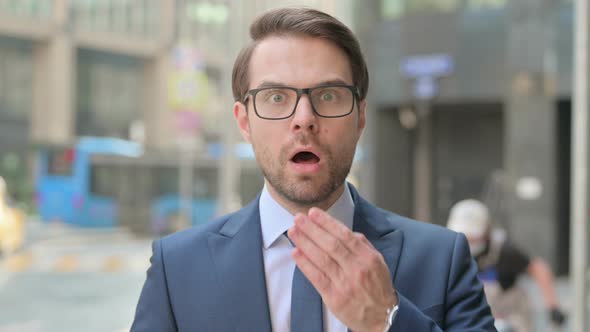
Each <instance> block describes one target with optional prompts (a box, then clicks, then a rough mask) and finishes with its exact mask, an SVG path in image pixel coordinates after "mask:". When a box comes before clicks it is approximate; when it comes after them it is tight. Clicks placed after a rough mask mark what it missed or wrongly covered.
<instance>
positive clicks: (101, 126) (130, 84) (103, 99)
mask: <svg viewBox="0 0 590 332" xmlns="http://www.w3.org/2000/svg"><path fill="white" fill-rule="evenodd" d="M80 54H81V55H80V56H79V59H80V60H79V66H78V80H79V81H78V88H79V94H78V96H79V97H78V114H77V117H76V121H77V130H76V131H77V134H78V135H89V136H112V137H120V138H127V137H128V134H129V128H130V125H131V122H132V121H133V120H135V119H137V118H139V117H140V116H139V109H140V107H141V106H140V103H141V98H140V94H141V91H140V89H141V86H142V85H141V77H142V72H141V69H142V68H141V64H140V63H139V62H138V61H136V60H133V59H129V58H126V57H123V56H117V55H107V54H97V53H94V52H80Z"/></svg>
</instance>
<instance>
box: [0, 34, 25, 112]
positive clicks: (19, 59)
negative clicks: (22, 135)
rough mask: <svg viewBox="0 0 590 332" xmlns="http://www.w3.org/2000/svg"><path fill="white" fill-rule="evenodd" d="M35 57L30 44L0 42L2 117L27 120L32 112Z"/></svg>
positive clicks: (0, 108)
mask: <svg viewBox="0 0 590 332" xmlns="http://www.w3.org/2000/svg"><path fill="white" fill-rule="evenodd" d="M32 66H33V59H32V54H31V49H30V47H29V46H27V45H25V44H21V43H16V42H15V43H14V45H12V43H10V44H8V45H3V44H0V117H2V118H7V117H8V118H12V119H19V120H25V119H27V118H28V116H29V114H30V112H31V107H32V104H31V94H32V89H33V69H32Z"/></svg>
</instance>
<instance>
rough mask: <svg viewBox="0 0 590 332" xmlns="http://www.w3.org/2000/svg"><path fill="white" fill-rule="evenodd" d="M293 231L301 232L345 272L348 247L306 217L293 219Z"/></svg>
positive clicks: (348, 254)
mask: <svg viewBox="0 0 590 332" xmlns="http://www.w3.org/2000/svg"><path fill="white" fill-rule="evenodd" d="M295 229H298V230H301V232H302V233H304V234H305V235H306V236H307V237H308V238H309V239H310V240H311V241H313V243H314V244H315V245H316V246H317V247H319V248H320V249H322V250H323V251H324V252H325V253H326V254H327V255H329V257H331V258H332V259H333V260H334V261H335V262H336V263H337V264H338V265H339V266H340V268H341V269H343V270H345V269H347V267H348V266H350V264H351V259H350V256H351V255H352V252H351V251H350V250H349V249H348V247H347V246H346V245H345V244H344V243H342V241H341V240H340V239H339V238H337V237H336V236H334V235H333V234H331V233H330V232H328V231H327V230H325V229H324V228H322V227H320V226H319V225H317V224H316V223H314V222H312V221H311V220H310V219H309V218H308V217H307V216H302V217H301V218H297V217H296V218H295ZM351 233H352V232H351Z"/></svg>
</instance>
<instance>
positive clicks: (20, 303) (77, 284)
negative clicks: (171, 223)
mask: <svg viewBox="0 0 590 332" xmlns="http://www.w3.org/2000/svg"><path fill="white" fill-rule="evenodd" d="M33 225H35V226H31V227H29V228H30V231H29V237H28V239H27V244H26V245H25V247H24V249H23V250H21V251H19V252H17V253H15V254H13V255H11V256H8V257H4V258H2V259H1V260H0V332H17V331H18V332H54V331H55V332H57V331H59V332H68V331H72V332H73V331H76V332H78V331H88V332H93V331H97V332H98V331H100V332H105V331H113V332H119V331H128V330H129V326H130V324H131V320H132V318H133V313H134V310H135V305H136V303H137V298H138V296H139V293H140V290H141V286H142V284H143V282H144V280H145V271H146V269H147V267H148V266H149V256H150V254H151V249H150V244H151V239H141V238H136V237H134V236H133V235H131V234H129V233H127V232H125V231H123V230H106V231H105V230H94V231H93V230H82V229H75V228H69V227H66V226H59V225H57V226H46V225H41V224H33Z"/></svg>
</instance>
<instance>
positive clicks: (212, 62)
mask: <svg viewBox="0 0 590 332" xmlns="http://www.w3.org/2000/svg"><path fill="white" fill-rule="evenodd" d="M351 4H352V1H351V0H346V1H336V0H306V1H289V0H281V1H270V0H256V1H229V0H165V1H160V0H0V174H2V175H3V176H5V177H7V181H8V182H9V188H10V190H11V193H12V195H13V196H15V197H14V198H15V200H17V201H27V200H29V199H30V198H31V197H32V196H34V194H33V189H32V181H33V179H31V175H32V174H33V173H34V172H33V169H34V164H35V158H34V155H35V151H36V149H37V148H39V147H41V148H44V147H63V146H71V145H72V144H73V143H74V142H76V141H77V139H78V138H79V137H81V136H99V137H101V136H102V137H118V138H124V139H133V140H136V141H140V142H141V143H143V144H144V147H145V148H146V150H149V151H158V152H171V151H172V152H174V153H175V155H176V156H177V155H178V154H181V155H182V154H183V153H184V151H185V150H183V149H186V148H189V149H192V150H198V151H192V152H191V153H189V154H198V153H204V152H203V151H207V150H206V149H202V146H203V144H207V143H223V144H227V145H233V144H235V143H236V142H239V141H240V138H239V135H238V134H237V130H236V127H235V122H234V120H233V115H232V111H231V110H232V104H233V100H232V95H231V82H230V79H231V67H232V65H233V60H234V59H235V56H236V55H237V52H238V51H239V49H240V48H241V47H242V46H243V45H244V44H245V43H246V42H247V41H248V40H249V36H248V26H249V24H250V22H251V21H252V19H253V18H254V17H255V16H257V15H259V14H260V13H261V12H263V11H264V10H267V9H270V8H273V7H278V6H283V5H308V6H311V7H315V8H319V9H322V10H325V11H327V12H330V13H332V14H334V15H336V16H338V17H339V18H341V19H342V20H344V21H345V22H347V23H348V24H352V23H353V22H352V5H351ZM187 67H188V68H187ZM199 147H201V149H199ZM227 150H229V149H227ZM226 155H229V156H226V157H224V158H222V160H220V161H219V166H218V173H219V176H218V178H219V190H218V192H219V196H220V197H219V199H220V201H221V205H222V206H223V208H222V210H223V211H227V210H231V209H232V208H234V207H235V206H236V205H237V204H239V202H238V200H237V199H236V197H235V196H236V192H237V191H239V190H238V189H237V188H239V187H240V183H239V182H240V176H239V174H240V167H241V166H240V164H239V162H238V161H237V160H236V159H235V156H233V154H231V153H227V154H226ZM195 158H196V157H195V156H194V155H192V156H191V157H190V158H189V159H187V160H185V161H186V162H188V163H190V162H194V160H195ZM182 176H183V175H181V177H182ZM189 190H190V188H189Z"/></svg>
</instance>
